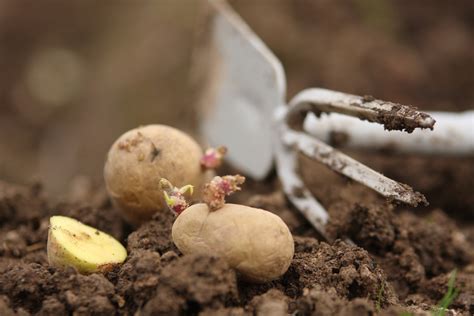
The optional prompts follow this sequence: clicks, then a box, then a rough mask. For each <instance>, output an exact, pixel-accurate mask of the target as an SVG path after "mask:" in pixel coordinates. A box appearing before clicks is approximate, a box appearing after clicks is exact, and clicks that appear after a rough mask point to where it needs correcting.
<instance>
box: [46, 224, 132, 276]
mask: <svg viewBox="0 0 474 316" xmlns="http://www.w3.org/2000/svg"><path fill="white" fill-rule="evenodd" d="M47 253H48V261H49V264H50V265H51V266H53V267H61V268H65V267H74V268H76V269H77V270H78V271H79V272H80V273H93V272H105V271H108V270H111V269H112V268H113V267H114V266H115V265H117V264H121V263H122V262H124V261H125V259H126V258H127V251H126V250H125V248H124V247H123V246H122V244H120V242H118V241H117V240H116V239H114V238H113V237H112V236H110V235H108V234H106V233H104V232H101V231H99V230H97V229H95V228H94V227H91V226H88V225H85V224H83V223H81V222H79V221H78V220H76V219H73V218H70V217H65V216H53V217H51V218H50V227H49V232H48V244H47Z"/></svg>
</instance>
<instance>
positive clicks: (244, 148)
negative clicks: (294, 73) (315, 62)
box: [200, 0, 286, 180]
mask: <svg viewBox="0 0 474 316" xmlns="http://www.w3.org/2000/svg"><path fill="white" fill-rule="evenodd" d="M208 4H209V6H210V8H211V10H210V11H211V12H210V14H209V15H208V17H209V19H210V20H209V21H207V22H208V23H209V24H208V25H209V26H210V27H209V28H208V31H209V32H210V34H207V36H209V38H208V39H207V41H208V45H207V46H206V49H208V50H211V52H206V55H207V56H209V58H210V59H212V60H210V62H211V63H210V67H208V68H209V69H206V71H209V72H210V73H208V74H207V76H206V80H207V81H208V82H206V83H205V90H206V91H205V93H204V95H205V96H206V97H205V102H204V103H205V111H204V115H203V117H202V119H201V122H202V125H201V127H200V128H201V132H202V135H203V136H204V138H205V140H206V141H207V142H209V144H210V145H212V146H217V145H225V146H226V147H228V149H229V151H228V156H227V159H228V161H229V162H230V164H231V165H233V166H234V167H236V168H238V169H240V170H241V171H242V172H243V173H245V174H246V175H247V176H250V177H252V178H254V179H256V180H260V179H262V178H264V177H265V176H266V175H267V174H268V173H269V172H270V170H271V169H272V166H273V159H274V148H273V145H272V139H273V137H274V130H273V115H274V111H275V109H276V108H277V107H278V106H280V105H282V104H284V102H285V90H286V82H285V75H284V72H283V68H282V65H281V63H280V61H279V60H278V59H277V58H276V57H275V56H274V55H273V54H272V52H271V51H270V50H269V49H268V48H267V47H266V46H265V44H264V43H263V42H262V41H261V40H260V39H259V38H258V37H257V36H256V35H255V34H254V33H253V32H252V30H251V29H250V28H249V27H248V26H247V25H246V24H245V22H243V21H242V19H241V18H240V17H239V16H238V15H237V14H236V13H235V12H234V11H233V10H232V8H230V7H229V6H228V5H227V4H226V3H225V2H222V1H212V0H210V1H208Z"/></svg>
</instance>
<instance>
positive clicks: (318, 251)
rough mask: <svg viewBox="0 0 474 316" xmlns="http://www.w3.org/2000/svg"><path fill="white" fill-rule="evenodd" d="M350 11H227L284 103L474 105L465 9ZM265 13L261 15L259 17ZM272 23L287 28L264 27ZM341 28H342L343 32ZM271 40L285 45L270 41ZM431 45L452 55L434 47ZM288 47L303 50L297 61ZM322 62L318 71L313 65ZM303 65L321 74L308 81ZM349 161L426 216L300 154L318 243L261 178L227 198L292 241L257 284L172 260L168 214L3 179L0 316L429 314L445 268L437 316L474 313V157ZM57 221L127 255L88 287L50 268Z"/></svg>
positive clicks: (214, 264) (365, 156)
mask: <svg viewBox="0 0 474 316" xmlns="http://www.w3.org/2000/svg"><path fill="white" fill-rule="evenodd" d="M323 2H324V3H325V4H326V7H324V8H323V6H322V5H321V3H323ZM356 2H357V1H354V2H347V3H350V4H342V2H341V3H339V4H335V3H337V2H331V3H330V2H328V1H313V2H304V1H295V4H292V5H290V2H278V4H274V5H272V6H269V5H264V4H259V5H257V4H256V5H255V6H247V5H245V4H244V3H245V2H240V3H238V2H236V1H235V6H236V7H237V9H238V10H239V12H240V13H241V14H242V15H243V16H244V17H245V19H246V20H248V21H249V23H250V24H251V26H252V27H253V28H255V29H256V30H257V32H258V33H259V35H261V36H262V37H263V38H264V40H265V41H266V42H267V43H268V44H269V45H270V46H271V47H272V49H273V50H274V51H276V52H277V54H278V55H279V57H280V58H282V60H283V62H284V64H285V67H286V69H287V70H288V72H289V73H288V74H289V79H290V80H289V86H290V91H292V92H295V91H298V90H300V89H302V88H305V87H308V86H325V87H330V88H331V87H333V86H336V87H338V88H339V89H340V90H343V91H347V92H352V93H358V94H361V95H362V94H364V93H369V92H370V93H372V92H373V91H378V95H377V96H376V97H377V98H381V99H388V100H394V101H396V102H401V103H412V104H417V105H420V108H421V109H424V108H426V107H427V106H428V105H430V107H431V108H432V109H438V110H447V109H451V110H464V109H468V108H469V106H471V105H472V104H473V103H472V102H473V101H474V99H473V94H472V93H473V92H472V91H473V90H472V89H470V88H471V87H472V85H473V82H472V80H473V77H472V75H471V74H470V72H469V67H468V65H472V50H471V48H472V38H474V37H472V36H470V34H471V35H472V29H473V25H472V21H473V20H472V16H473V15H472V9H471V8H472V4H471V2H469V1H464V2H463V1H460V2H459V3H458V5H457V6H456V8H453V7H455V6H451V5H450V6H449V8H447V7H446V6H448V5H447V4H443V3H444V2H441V1H440V2H439V3H436V5H434V4H433V5H432V6H429V7H428V6H424V5H421V4H417V3H415V2H408V1H404V2H402V4H399V3H398V2H395V1H393V2H390V3H391V5H393V6H394V7H396V9H397V10H396V12H397V14H399V15H400V17H401V19H402V20H403V23H402V24H401V25H399V26H397V25H387V24H383V25H381V24H378V23H381V22H380V21H377V20H373V19H371V18H370V17H365V18H366V19H365V20H364V19H362V20H363V22H360V17H359V16H358V14H357V13H354V12H359V11H357V10H355V9H354V7H353V6H354V5H355V3H356ZM275 3H277V2H275ZM303 3H304V5H303ZM373 3H374V5H375V3H378V2H373ZM378 9H380V10H382V9H383V8H381V7H378ZM321 10H324V12H325V14H320V13H318V12H320V11H321ZM303 11H304V12H303ZM262 12H266V14H267V19H261V14H262ZM440 12H441V13H443V14H440ZM359 13H360V12H359ZM314 16H318V17H319V19H318V20H317V21H314V19H313V17H314ZM310 18H311V19H310ZM272 19H274V20H275V21H282V22H281V23H280V24H282V25H285V27H286V28H288V29H285V30H284V31H283V30H280V29H279V27H280V26H279V24H278V25H276V24H271V23H270V24H265V23H264V22H263V21H273V20H272ZM341 21H343V23H344V24H346V25H349V27H345V28H342V27H340V26H341V24H342V22H341ZM334 23H335V24H334ZM365 23H368V24H371V23H375V24H373V25H372V26H374V25H375V26H376V28H377V29H379V31H380V34H382V35H383V36H382V37H383V40H379V41H369V40H368V38H370V37H373V36H375V37H376V38H377V36H380V34H378V33H377V32H373V31H370V30H369V29H373V28H368V27H367V25H365ZM364 25H365V26H364ZM269 26H271V27H269ZM310 32H314V38H315V39H317V40H315V41H313V42H314V43H317V44H318V45H319V46H314V47H313V46H312V45H313V44H312V43H313V42H311V43H309V42H308V41H307V39H308V38H313V37H312V35H311V34H313V33H310ZM393 32H395V33H397V32H398V33H397V34H398V35H397V36H394V35H393V34H394V33H393ZM388 33H390V34H391V35H387V34H388ZM392 33H393V34H392ZM281 34H289V35H294V37H292V36H286V37H285V39H286V40H285V41H282V40H281ZM296 34H300V35H301V36H300V37H298V36H297V35H296ZM298 38H300V39H301V38H304V39H305V42H304V43H303V42H299V39H298ZM353 38H357V41H356V42H354V41H353ZM440 42H443V43H444V42H446V43H448V44H449V45H444V46H443V47H441V46H440V45H439V43H440ZM321 43H323V44H324V45H320V44H321ZM351 45H352V46H351ZM294 47H306V48H307V49H306V50H301V51H298V54H296V52H295V49H294ZM347 47H353V49H349V50H348V49H347ZM406 47H409V49H407V48H406ZM342 48H345V49H342ZM321 49H323V51H321ZM410 49H413V50H410ZM379 52H382V53H379ZM323 53H324V54H325V56H326V57H325V59H324V60H323V59H321V58H313V57H314V55H315V54H320V55H321V54H323ZM421 53H425V54H427V56H428V57H427V58H426V60H423V58H422V57H420V56H421ZM418 54H420V55H418ZM353 56H359V57H360V58H361V60H362V62H359V61H360V60H357V59H356V60H354V59H351V57H353ZM368 61H370V62H368ZM328 65H329V66H328ZM309 68H311V69H313V70H315V72H316V73H318V75H314V76H313V77H312V76H310V74H308V69H309ZM387 74H390V76H388V75H387ZM318 76H319V77H318ZM433 86H437V87H440V88H439V89H433ZM364 100H366V101H367V102H369V101H370V100H372V97H370V96H366V97H364ZM389 123H397V122H387V124H389ZM398 123H399V122H398ZM398 127H402V128H406V129H408V130H409V129H410V128H411V127H410V126H408V127H406V126H403V125H400V124H399V125H398ZM334 139H335V141H334V145H343V143H344V135H335V137H334ZM348 153H349V154H350V155H351V156H352V157H354V158H355V159H357V160H359V161H361V162H363V163H365V164H367V165H369V166H371V167H373V168H374V169H376V170H378V171H380V172H382V173H383V174H385V175H387V176H389V177H391V178H393V179H396V180H398V181H401V182H404V183H407V184H409V185H410V186H412V187H413V188H414V189H415V190H417V191H419V192H422V193H423V194H424V195H425V196H426V197H427V199H428V201H429V202H430V205H429V206H425V207H419V208H409V207H407V206H404V205H397V204H393V201H387V200H385V199H384V198H382V197H380V196H379V195H377V194H376V193H374V192H373V191H371V190H369V189H367V188H366V187H364V186H362V185H360V184H358V183H355V182H353V181H351V180H349V179H347V178H345V177H343V176H340V175H339V174H337V173H335V172H333V171H331V170H329V169H327V168H326V167H324V166H322V165H321V164H319V163H317V162H314V161H312V160H310V159H308V158H306V157H304V156H301V157H300V159H299V170H300V173H301V175H302V177H303V179H304V182H305V184H306V186H307V187H308V188H309V189H310V190H311V192H312V193H313V194H314V196H315V197H316V198H317V199H318V200H319V201H320V202H321V203H322V204H323V205H324V206H325V207H326V208H327V209H328V211H329V213H330V218H331V219H330V222H329V223H328V225H327V233H328V235H329V237H330V240H331V242H327V241H323V240H321V239H320V238H319V236H318V235H317V234H316V233H315V231H314V230H313V229H312V228H311V226H310V225H309V223H308V222H307V221H305V219H304V218H303V217H302V216H301V215H300V213H299V212H298V211H297V210H295V209H294V208H293V207H292V206H291V205H290V204H289V202H288V201H287V199H286V198H285V196H284V194H283V193H282V190H281V188H280V184H279V182H278V179H277V177H276V175H275V174H272V175H270V176H269V177H268V178H267V179H265V180H264V181H261V182H253V181H251V180H249V181H248V182H247V183H246V184H245V185H244V190H243V191H242V192H241V193H239V194H236V195H235V196H233V197H232V198H231V200H230V201H232V202H238V203H242V204H246V205H249V206H254V207H260V208H264V209H267V210H269V211H272V212H274V213H276V214H277V215H279V216H280V217H281V218H282V219H283V220H284V221H285V222H286V223H287V225H288V226H289V228H290V230H291V232H292V234H293V236H294V241H295V256H294V259H293V261H292V264H291V266H290V267H289V269H288V271H287V272H286V273H285V274H284V275H283V276H282V277H281V278H280V279H278V280H276V281H273V282H269V283H265V284H258V285H257V284H250V283H246V282H245V281H243V280H241V279H240V278H239V276H238V275H237V274H236V273H235V271H234V270H233V269H231V268H230V267H229V266H228V265H227V263H226V262H225V261H224V260H223V259H222V258H219V257H217V256H214V255H189V256H183V255H182V254H181V253H180V252H179V250H178V249H177V248H176V247H175V246H174V244H173V242H172V240H171V237H170V230H171V225H172V223H173V221H174V216H173V215H172V214H171V213H157V214H155V215H154V217H153V218H152V219H151V220H150V221H148V222H147V223H145V224H143V225H141V226H140V227H131V226H130V225H128V224H127V223H126V222H125V221H124V220H123V219H122V217H121V215H120V214H119V213H118V210H116V209H115V208H114V207H113V206H112V204H111V203H110V200H109V199H108V197H107V194H106V191H105V188H104V186H103V185H102V184H101V183H95V182H94V181H90V180H89V179H82V180H81V181H76V182H74V183H73V185H71V190H70V192H69V193H68V194H67V197H66V198H64V199H63V200H62V201H61V202H58V201H57V197H55V196H47V195H46V193H45V192H44V190H43V188H42V186H41V185H40V184H38V183H34V184H30V185H16V184H12V183H5V182H0V315H7V316H9V315H30V314H36V315H67V314H69V315H182V314H189V315H287V314H292V315H374V314H379V315H402V314H404V313H405V315H407V314H406V313H411V314H413V315H430V312H431V311H432V310H433V309H434V308H435V306H436V305H437V304H438V302H439V301H440V300H441V299H442V297H443V295H444V294H445V293H446V292H447V288H448V280H449V277H450V275H451V273H452V271H453V270H454V269H457V277H456V281H455V287H456V288H457V289H458V290H459V294H458V295H457V296H456V298H455V299H454V300H453V302H452V304H451V305H450V311H449V312H448V314H450V315H473V314H474V207H473V205H474V195H473V194H472V188H473V187H474V158H473V157H464V158H459V157H457V158H455V157H426V156H414V155H399V154H395V153H393V152H391V151H390V149H389V148H388V149H387V150H384V151H383V152H358V151H353V150H352V151H349V152H348ZM224 169H225V168H224ZM224 171H229V172H235V170H232V169H230V168H227V169H225V170H224ZM60 214H61V215H66V216H71V217H74V218H77V219H78V220H80V221H82V222H84V223H86V224H88V225H92V226H94V227H96V228H98V229H100V230H103V231H105V232H107V233H109V234H111V235H112V236H114V237H115V238H117V239H118V240H120V241H121V242H122V243H123V244H124V245H125V246H126V248H127V251H128V258H127V260H126V262H125V263H124V264H123V265H121V266H119V267H116V268H115V269H114V270H112V271H109V272H107V273H105V274H90V275H81V274H78V273H77V272H76V271H75V270H73V269H66V270H60V269H56V268H53V267H50V266H49V265H48V262H47V256H46V239H47V230H48V220H49V217H50V216H51V215H60Z"/></svg>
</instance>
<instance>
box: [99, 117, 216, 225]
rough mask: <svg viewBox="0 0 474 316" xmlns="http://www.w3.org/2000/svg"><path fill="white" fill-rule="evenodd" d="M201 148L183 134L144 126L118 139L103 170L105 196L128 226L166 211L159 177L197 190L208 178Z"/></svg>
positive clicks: (153, 126) (160, 127)
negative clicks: (107, 193)
mask: <svg viewBox="0 0 474 316" xmlns="http://www.w3.org/2000/svg"><path fill="white" fill-rule="evenodd" d="M202 156H203V151H202V149H201V147H200V146H199V145H198V144H197V143H196V142H195V141H194V140H193V139H192V138H191V137H189V136H188V135H186V134H185V133H183V132H181V131H179V130H177V129H175V128H172V127H169V126H165V125H148V126H143V127H139V128H136V129H133V130H130V131H128V132H126V133H125V134H123V135H122V136H120V137H119V138H118V139H117V140H116V141H115V143H114V144H113V145H112V147H111V148H110V151H109V153H108V156H107V161H106V163H105V168H104V178H105V183H106V186H107V190H108V192H109V195H110V197H111V199H112V201H113V203H114V205H116V206H117V207H118V208H119V209H120V210H121V212H122V214H123V216H124V218H125V219H126V220H127V221H128V222H130V223H131V224H134V225H138V224H140V223H142V222H144V221H146V220H148V219H150V218H151V216H152V215H153V214H154V213H155V212H158V211H163V210H167V207H166V204H165V201H164V198H163V193H162V191H161V190H160V189H159V182H160V179H161V178H167V179H169V180H170V181H171V182H172V183H174V184H176V185H178V186H183V185H185V184H190V185H193V186H195V187H197V188H199V187H200V186H201V185H202V184H203V183H204V182H205V181H206V180H207V179H208V178H209V177H208V173H209V171H208V172H207V173H206V171H205V170H204V169H203V168H202V167H201V163H200V160H201V158H202Z"/></svg>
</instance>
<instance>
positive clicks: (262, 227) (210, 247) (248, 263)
mask: <svg viewBox="0 0 474 316" xmlns="http://www.w3.org/2000/svg"><path fill="white" fill-rule="evenodd" d="M172 237H173V241H174V243H175V245H176V246H177V247H178V249H179V250H180V251H181V252H182V253H183V254H192V253H207V254H218V255H219V256H221V257H223V258H224V259H225V260H226V261H227V262H228V263H229V265H230V266H231V267H233V268H235V269H236V270H237V271H238V272H239V273H240V274H241V275H242V277H243V278H244V279H246V280H248V281H251V282H256V283H263V282H268V281H271V280H274V279H277V278H279V277H280V276H282V275H283V274H284V273H285V272H286V271H287V269H288V267H289V266H290V263H291V260H292V258H293V254H294V244H293V237H292V235H291V233H290V230H289V229H288V227H287V226H286V224H285V223H284V222H283V221H282V220H281V218H280V217H278V216H277V215H275V214H273V213H270V212H268V211H265V210H262V209H257V208H252V207H248V206H243V205H237V204H224V206H222V207H221V208H219V209H218V210H216V211H210V210H209V207H208V205H207V204H204V203H199V204H195V205H192V206H190V207H188V208H187V209H186V210H185V211H184V212H182V213H181V214H180V215H179V216H178V217H177V219H176V221H175V222H174V224H173V228H172Z"/></svg>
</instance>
